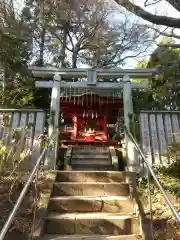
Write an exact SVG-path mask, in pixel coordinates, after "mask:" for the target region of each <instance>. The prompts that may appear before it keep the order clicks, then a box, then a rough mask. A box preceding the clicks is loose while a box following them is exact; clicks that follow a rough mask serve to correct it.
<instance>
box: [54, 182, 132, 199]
mask: <svg viewBox="0 0 180 240" xmlns="http://www.w3.org/2000/svg"><path fill="white" fill-rule="evenodd" d="M55 196H56V197H57V196H129V185H128V184H126V183H103V182H101V183H99V182H82V183H77V182H60V183H57V182H56V183H54V185H53V192H52V197H55Z"/></svg>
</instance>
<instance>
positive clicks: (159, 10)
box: [14, 0, 180, 68]
mask: <svg viewBox="0 0 180 240" xmlns="http://www.w3.org/2000/svg"><path fill="white" fill-rule="evenodd" d="M14 1H15V6H16V8H17V10H18V11H19V12H20V11H21V9H22V7H23V5H24V0H14ZM131 1H132V2H134V3H135V4H137V5H139V6H141V7H143V6H144V5H143V4H144V1H145V0H131ZM151 2H153V0H149V3H151ZM146 10H147V11H149V12H151V13H156V14H158V15H168V16H172V17H177V18H178V17H180V13H179V12H178V11H176V10H175V9H174V8H173V7H172V6H171V5H169V4H167V2H166V1H164V0H162V1H160V2H159V3H157V4H154V5H151V6H149V7H146ZM120 15H121V14H120ZM121 16H122V15H121ZM115 18H116V21H117V22H118V14H117V16H115ZM139 21H140V22H144V21H143V20H142V19H140V18H139ZM147 23H148V22H147ZM164 29H165V27H162V28H161V30H164ZM151 51H152V49H151ZM149 54H150V52H147V53H146V54H145V56H147V57H148V56H149ZM139 60H141V58H137V59H128V61H127V63H126V64H125V66H124V67H125V68H133V67H135V66H136V64H137V61H139Z"/></svg>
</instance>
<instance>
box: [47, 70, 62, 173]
mask: <svg viewBox="0 0 180 240" xmlns="http://www.w3.org/2000/svg"><path fill="white" fill-rule="evenodd" d="M60 83H61V76H60V75H59V74H58V73H56V74H55V75H54V79H53V87H52V92H51V107H50V118H49V129H48V135H49V137H50V136H51V134H52V133H53V132H54V131H55V130H56V129H57V133H56V136H55V138H54V141H53V147H54V149H53V151H49V152H48V155H47V157H46V160H45V164H44V165H45V166H46V167H47V168H54V169H55V168H56V160H57V155H58V149H59V134H58V131H59V129H58V127H59V117H60Z"/></svg>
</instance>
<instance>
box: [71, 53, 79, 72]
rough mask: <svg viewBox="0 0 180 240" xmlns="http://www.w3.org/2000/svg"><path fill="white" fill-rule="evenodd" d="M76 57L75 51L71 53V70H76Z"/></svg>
mask: <svg viewBox="0 0 180 240" xmlns="http://www.w3.org/2000/svg"><path fill="white" fill-rule="evenodd" d="M77 57H78V52H77V51H75V52H73V55H72V68H77Z"/></svg>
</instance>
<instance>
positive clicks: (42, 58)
mask: <svg viewBox="0 0 180 240" xmlns="http://www.w3.org/2000/svg"><path fill="white" fill-rule="evenodd" d="M45 34H46V30H45V28H43V29H42V31H41V36H40V38H41V43H40V50H39V64H38V65H39V66H43V65H44V44H45Z"/></svg>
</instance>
